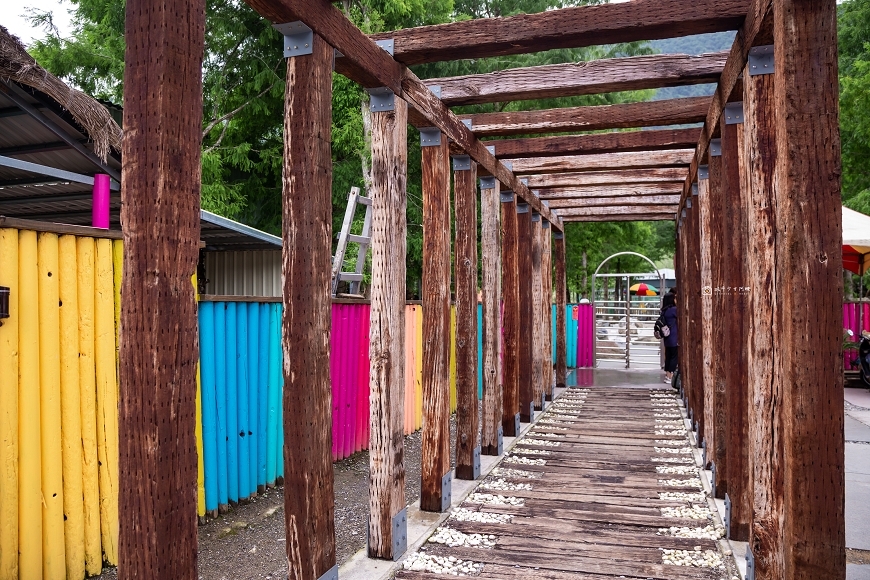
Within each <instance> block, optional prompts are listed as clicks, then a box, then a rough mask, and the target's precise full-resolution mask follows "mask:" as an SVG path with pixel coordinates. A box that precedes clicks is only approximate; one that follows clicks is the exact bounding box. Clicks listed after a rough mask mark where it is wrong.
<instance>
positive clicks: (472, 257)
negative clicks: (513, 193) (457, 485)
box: [445, 158, 480, 479]
mask: <svg viewBox="0 0 870 580" xmlns="http://www.w3.org/2000/svg"><path fill="white" fill-rule="evenodd" d="M460 159H461V158H460ZM466 159H467V158H466ZM457 162H460V161H459V160H457ZM453 195H454V199H455V203H456V242H455V254H456V258H455V264H456V477H457V479H477V477H478V476H479V475H480V463H479V462H478V468H477V470H475V468H474V466H475V454H477V457H478V458H479V457H480V447H478V443H477V439H478V431H479V427H480V426H479V423H478V419H477V413H478V402H477V164H476V163H474V162H473V161H472V162H470V163H469V169H456V168H455V167H454V171H453ZM449 224H450V220H449V219H448V220H447V227H448V228H449V227H450V225H449ZM449 256H450V252H449V251H448V252H447V255H446V256H445V259H447V260H449V259H450V258H449ZM447 423H448V424H449V419H448V421H447Z"/></svg>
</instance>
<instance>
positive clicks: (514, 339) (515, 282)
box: [501, 191, 520, 437]
mask: <svg viewBox="0 0 870 580" xmlns="http://www.w3.org/2000/svg"><path fill="white" fill-rule="evenodd" d="M518 217H519V216H518V215H517V202H516V196H515V195H514V192H512V191H503V192H502V193H501V224H502V226H501V227H502V268H501V288H502V296H503V297H504V298H503V299H504V304H503V306H502V308H503V309H504V315H503V317H502V320H503V322H502V328H503V330H502V336H503V339H504V344H503V346H502V371H503V372H502V381H503V383H502V384H503V390H502V394H503V397H502V420H501V424H502V429H503V431H504V435H505V436H506V437H516V436H517V435H519V429H518V425H519V414H520V386H519V385H520V383H519V361H520V352H519V348H518V347H519V333H520V318H519V317H520V294H519V273H520V272H519V260H520V258H519V246H518V242H519V231H518V229H519V228H518V221H519V220H518V219H517V218H518Z"/></svg>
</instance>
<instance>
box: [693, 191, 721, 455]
mask: <svg viewBox="0 0 870 580" xmlns="http://www.w3.org/2000/svg"><path fill="white" fill-rule="evenodd" d="M711 177H712V176H711ZM713 195H714V193H713V182H712V180H711V179H710V178H708V179H699V180H698V197H696V198H695V200H696V201H697V202H698V223H699V226H700V232H699V235H698V249H699V252H700V255H699V256H698V259H699V261H700V265H701V271H700V282H701V298H700V305H701V326H700V328H699V329H698V336H699V338H700V339H701V344H699V345H698V349H699V350H700V353H701V358H700V359H698V363H700V364H701V375H700V376H701V385H700V387H699V391H700V396H701V397H702V398H703V399H704V425H705V426H707V428H706V429H705V430H704V439H703V441H704V442H705V443H706V444H707V448H706V449H707V465H705V466H704V467H709V465H710V462H711V461H712V460H713V458H714V457H713V453H712V450H713V448H714V447H715V445H716V443H715V437H716V431H715V429H714V428H713V425H714V423H715V421H714V419H713V409H714V404H713V400H714V398H715V389H714V386H713V380H714V376H713V357H714V354H713V336H714V335H713V324H714V321H713V296H712V294H708V293H707V289H708V288H710V289H712V287H713V281H712V267H713V265H712V263H711V254H710V242H711V237H712V229H713V220H714V216H713V213H712V211H711V210H712V208H711V207H710V204H711V198H712V196H713ZM692 209H693V210H694V207H693V208H692Z"/></svg>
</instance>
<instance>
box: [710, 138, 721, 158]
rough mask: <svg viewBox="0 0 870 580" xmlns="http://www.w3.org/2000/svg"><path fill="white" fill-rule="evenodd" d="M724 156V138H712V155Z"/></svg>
mask: <svg viewBox="0 0 870 580" xmlns="http://www.w3.org/2000/svg"><path fill="white" fill-rule="evenodd" d="M721 156H722V139H710V157H721Z"/></svg>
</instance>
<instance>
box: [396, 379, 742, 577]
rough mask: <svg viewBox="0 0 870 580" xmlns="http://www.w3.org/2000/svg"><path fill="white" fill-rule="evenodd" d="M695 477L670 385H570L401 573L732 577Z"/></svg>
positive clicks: (411, 557)
mask: <svg viewBox="0 0 870 580" xmlns="http://www.w3.org/2000/svg"><path fill="white" fill-rule="evenodd" d="M699 477H700V476H699V468H698V466H697V465H696V464H695V459H694V455H693V454H692V450H691V448H690V446H689V439H688V435H687V431H686V428H685V423H684V422H683V418H682V414H681V411H680V407H679V403H678V400H677V399H676V398H675V397H674V395H673V394H672V391H670V390H658V389H656V390H650V389H644V388H624V387H623V388H620V387H599V388H594V387H593V388H589V389H585V388H584V389H580V388H574V389H569V390H568V391H566V392H565V393H564V394H563V395H562V396H561V397H560V398H559V399H558V400H557V401H556V402H555V403H553V404H552V405H551V406H550V407H549V408H548V409H547V411H546V413H545V414H544V416H543V417H542V418H541V419H540V420H539V421H538V422H537V423H536V425H535V426H534V428H533V429H531V430H529V432H528V434H526V435H525V436H524V437H523V438H522V439H521V440H520V441H519V442H518V443H517V445H516V446H515V447H514V448H513V450H511V452H510V453H509V454H507V455H506V456H505V458H504V459H503V460H502V462H501V463H500V465H499V466H498V467H496V468H495V469H494V470H493V471H492V472H491V473H490V474H489V475H488V476H487V477H486V478H485V479H484V480H483V481H482V482H481V484H480V485H479V486H478V488H477V489H476V490H475V492H474V493H472V494H471V495H469V497H468V498H467V499H466V500H465V502H463V503H462V505H461V506H460V507H459V508H455V509H454V510H453V512H452V513H451V515H450V517H449V518H448V519H447V520H446V521H445V522H444V524H443V525H442V527H441V528H439V529H438V530H436V532H435V533H434V534H433V535H432V536H431V537H430V538H429V541H428V542H427V543H425V544H424V546H423V547H422V548H421V550H420V551H419V552H416V553H414V554H411V555H409V557H408V558H407V559H406V560H405V563H404V567H403V569H401V570H400V571H399V572H398V573H397V574H396V578H397V579H409V580H435V579H438V578H444V577H445V575H466V576H475V577H479V578H487V579H500V580H501V579H503V580H508V579H520V578H522V579H528V580H537V579H541V580H568V579H571V580H593V579H605V578H643V579H656V580H658V579H661V580H695V579H704V580H708V579H717V580H718V579H723V580H728V579H730V578H732V573H730V571H729V568H730V569H731V570H733V567H732V566H731V563H730V562H725V561H727V560H729V558H726V557H725V556H723V555H722V553H721V552H720V548H719V543H718V542H717V541H716V540H714V539H712V538H713V537H718V536H720V535H721V534H722V530H721V527H720V526H719V524H718V520H716V522H717V523H716V524H715V525H714V520H713V519H712V515H711V513H710V509H709V507H708V498H707V496H706V494H704V492H703V491H702V488H701V484H700V479H699ZM688 515H691V516H694V517H686V516H688ZM674 516H682V517H674ZM678 535H692V536H695V537H677V536H678ZM675 559H676V560H681V561H682V563H683V565H675V564H674V563H673V562H674V561H675ZM689 561H693V562H701V561H706V562H707V563H708V564H712V566H710V565H705V566H700V567H699V566H693V565H686V564H687V563H688V562H689ZM722 562H725V563H722ZM726 566H727V567H726ZM454 573H456V574H454Z"/></svg>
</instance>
